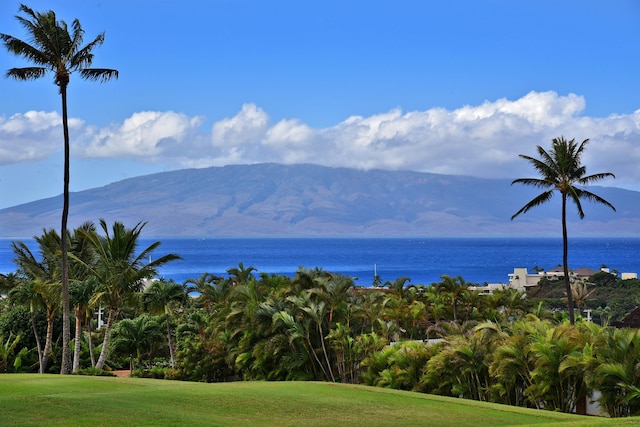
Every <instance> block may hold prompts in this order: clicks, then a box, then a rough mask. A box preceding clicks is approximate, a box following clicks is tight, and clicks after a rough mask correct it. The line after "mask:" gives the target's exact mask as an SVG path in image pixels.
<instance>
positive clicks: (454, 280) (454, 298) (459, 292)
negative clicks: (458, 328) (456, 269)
mask: <svg viewBox="0 0 640 427" xmlns="http://www.w3.org/2000/svg"><path fill="white" fill-rule="evenodd" d="M440 278H441V279H442V282H440V283H437V284H436V286H435V289H436V292H437V293H442V294H444V295H446V296H447V297H448V298H449V300H450V301H449V302H450V303H451V310H452V313H453V321H454V322H457V321H458V314H457V310H456V307H457V306H458V304H459V303H460V302H461V300H462V298H463V297H464V296H465V295H467V294H469V287H468V286H467V284H466V282H465V281H464V279H463V278H462V276H457V277H451V276H447V275H446V274H445V275H442V276H440Z"/></svg>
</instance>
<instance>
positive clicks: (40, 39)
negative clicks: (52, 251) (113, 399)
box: [0, 4, 118, 374]
mask: <svg viewBox="0 0 640 427" xmlns="http://www.w3.org/2000/svg"><path fill="white" fill-rule="evenodd" d="M20 12H22V13H24V15H25V16H16V19H17V20H18V21H19V22H20V24H22V26H23V27H24V28H25V29H26V31H27V34H28V36H29V39H30V43H29V42H26V41H23V40H21V39H19V38H16V37H13V36H10V35H8V34H2V33H0V39H1V40H2V41H3V43H4V45H5V47H6V48H7V50H8V51H9V52H11V53H13V54H15V55H17V56H19V57H22V58H24V59H26V60H28V61H30V62H32V63H33V64H35V65H34V66H31V67H24V68H11V69H10V70H8V71H7V74H6V75H7V77H10V78H14V79H16V80H35V79H39V78H41V77H44V76H45V75H46V74H48V73H49V72H52V73H53V74H54V83H55V84H56V86H58V88H59V92H60V97H61V98H62V129H63V134H64V195H63V207H62V224H61V232H60V235H61V236H62V312H63V320H62V329H63V331H62V367H61V373H63V374H69V373H71V341H70V331H71V323H70V308H69V281H68V271H67V253H66V252H67V217H68V215H69V151H70V150H69V125H68V118H67V86H68V85H69V80H70V77H71V74H72V73H74V72H79V73H80V77H82V78H83V79H86V80H94V81H100V82H105V81H107V80H110V79H112V78H118V71H117V70H113V69H108V68H90V67H91V64H92V62H93V53H92V51H93V49H94V48H95V47H97V46H99V45H101V44H102V43H104V33H101V34H99V35H98V36H97V37H96V38H95V39H94V40H93V41H91V42H90V43H88V44H87V45H85V46H82V42H83V36H84V30H83V29H82V26H81V25H80V21H79V20H77V19H75V20H74V21H73V24H72V26H71V27H72V30H71V33H70V32H69V28H68V26H67V23H66V22H65V21H59V20H58V19H57V18H56V14H55V12H54V11H52V10H49V11H46V12H34V11H33V10H32V9H30V8H29V7H27V6H25V5H24V4H22V5H20Z"/></svg>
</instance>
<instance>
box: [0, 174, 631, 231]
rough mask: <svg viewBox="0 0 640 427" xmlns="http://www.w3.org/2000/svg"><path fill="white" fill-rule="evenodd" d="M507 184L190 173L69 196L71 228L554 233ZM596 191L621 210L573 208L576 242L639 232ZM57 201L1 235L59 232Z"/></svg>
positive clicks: (554, 212) (553, 222)
mask: <svg viewBox="0 0 640 427" xmlns="http://www.w3.org/2000/svg"><path fill="white" fill-rule="evenodd" d="M510 184H511V183H510V180H498V179H495V180H491V179H479V178H473V177H467V176H447V175H437V174H429V173H419V172H408V171H383V170H369V171H362V170H356V169H348V168H328V167H322V166H315V165H310V164H304V165H279V164H257V165H237V166H225V167H213V168H205V169H186V170H179V171H173V172H164V173H158V174H152V175H146V176H141V177H137V178H130V179H126V180H122V181H119V182H115V183H112V184H110V185H106V186H104V187H99V188H94V189H90V190H85V191H81V192H75V193H72V194H71V211H70V217H69V224H70V227H74V226H77V225H79V224H80V223H82V222H84V221H87V220H92V221H96V220H98V219H99V218H104V219H106V220H107V222H112V221H115V220H118V221H122V222H124V223H125V224H127V225H134V224H135V223H137V222H138V221H147V222H148V225H147V227H146V228H145V234H147V235H151V236H252V237H255V236H265V237H266V236H291V237H294V236H363V237H364V236H424V235H429V236H447V237H454V236H501V235H513V236H541V235H542V236H557V235H559V233H560V222H559V216H560V208H559V205H558V203H559V198H557V199H558V200H554V201H553V202H554V203H550V204H548V205H546V206H542V207H540V208H538V209H535V210H532V211H530V212H528V213H527V214H526V215H523V216H521V217H520V218H518V219H517V220H515V221H511V220H510V218H511V215H512V214H513V213H514V212H516V211H517V210H518V209H519V208H520V207H521V206H522V205H523V204H525V203H526V202H528V201H529V200H530V199H531V198H532V197H533V196H534V195H535V194H536V193H535V192H534V191H533V190H532V189H530V188H527V187H523V186H518V185H516V186H511V185H510ZM591 189H592V191H594V192H596V193H597V194H599V195H601V196H603V197H604V198H605V199H607V200H609V201H610V202H612V203H613V204H614V205H615V206H616V208H617V210H618V212H617V213H613V212H611V211H609V210H608V209H605V208H604V207H601V206H597V205H592V204H590V203H589V202H585V203H584V209H585V212H586V218H585V219H584V220H582V221H579V220H578V219H577V215H575V208H573V207H572V208H571V210H570V221H571V224H570V232H571V233H572V235H574V236H605V235H606V236H629V235H636V234H638V233H639V232H640V217H639V216H638V209H637V208H638V207H639V206H640V193H638V192H635V191H629V190H622V189H617V188H609V187H593V188H591ZM61 206H62V197H61V196H58V197H53V198H48V199H42V200H38V201H34V202H31V203H26V204H22V205H19V206H15V207H11V208H7V209H3V210H0V225H1V228H0V237H9V238H14V237H18V238H23V237H31V236H33V235H35V234H38V233H40V232H41V231H42V229H43V228H45V227H59V217H60V211H61Z"/></svg>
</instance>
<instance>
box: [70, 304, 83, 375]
mask: <svg viewBox="0 0 640 427" xmlns="http://www.w3.org/2000/svg"><path fill="white" fill-rule="evenodd" d="M80 313H81V312H80V310H78V309H77V308H76V309H75V315H76V336H75V344H76V345H75V348H74V349H73V369H72V372H76V371H77V370H78V369H80V347H82V345H81V344H82V318H81V317H80Z"/></svg>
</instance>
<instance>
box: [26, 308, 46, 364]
mask: <svg viewBox="0 0 640 427" xmlns="http://www.w3.org/2000/svg"><path fill="white" fill-rule="evenodd" d="M29 314H30V315H31V327H32V328H33V336H34V338H35V339H36V347H37V348H38V365H39V368H38V373H40V374H44V366H43V354H42V346H41V345H40V336H39V335H38V329H37V328H36V317H35V315H34V313H33V306H32V307H31V310H29Z"/></svg>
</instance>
